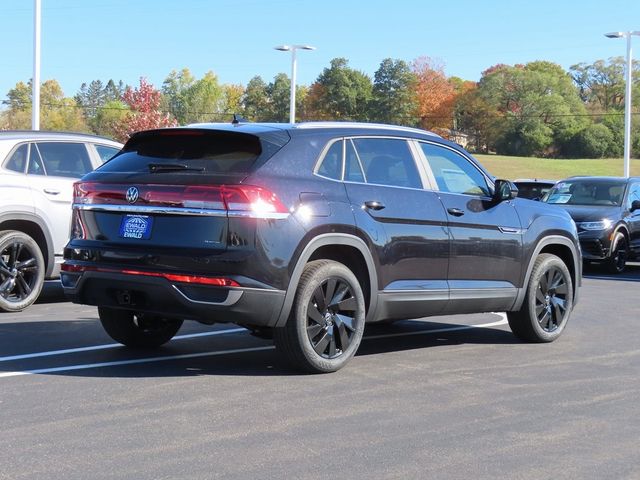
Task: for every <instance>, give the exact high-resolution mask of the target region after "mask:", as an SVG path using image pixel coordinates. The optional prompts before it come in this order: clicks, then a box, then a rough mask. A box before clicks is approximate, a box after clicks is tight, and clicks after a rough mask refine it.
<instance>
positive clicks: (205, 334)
mask: <svg viewBox="0 0 640 480" xmlns="http://www.w3.org/2000/svg"><path fill="white" fill-rule="evenodd" d="M246 331H247V329H246V328H229V329H227V330H216V331H215V332H202V333H190V334H187V335H176V336H175V337H173V339H172V341H173V340H184V339H187V338H197V337H210V336H212V335H224V334H228V333H238V332H246ZM118 347H122V344H121V343H108V344H106V345H92V346H90V347H78V348H66V349H64V350H50V351H47V352H35V353H24V354H21V355H11V356H9V357H0V362H10V361H13V360H24V359H26V358H38V357H52V356H54V355H64V354H66V353H80V352H92V351H94V350H107V349H109V348H118Z"/></svg>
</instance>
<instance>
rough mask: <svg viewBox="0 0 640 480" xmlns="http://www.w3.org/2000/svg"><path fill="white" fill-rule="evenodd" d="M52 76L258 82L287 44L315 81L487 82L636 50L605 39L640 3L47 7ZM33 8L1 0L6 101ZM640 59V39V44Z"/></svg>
mask: <svg viewBox="0 0 640 480" xmlns="http://www.w3.org/2000/svg"><path fill="white" fill-rule="evenodd" d="M42 8H43V11H42V74H41V75H42V78H43V80H44V79H50V78H55V79H57V80H58V81H59V82H60V83H61V85H62V87H63V89H64V91H65V94H66V95H67V96H72V95H74V94H75V93H76V91H77V90H78V88H79V87H80V84H81V83H82V82H83V81H87V82H88V81H90V80H93V79H101V80H103V81H106V80H108V79H109V78H113V79H115V80H120V79H122V80H123V81H124V82H125V83H129V84H133V83H136V82H137V80H138V78H139V77H140V76H145V77H147V79H149V80H150V81H151V82H152V83H154V84H155V85H156V86H157V87H160V85H161V84H162V81H163V79H164V78H165V77H166V76H167V74H168V73H169V72H170V71H171V70H174V69H176V70H178V69H181V68H183V67H187V68H189V69H190V70H191V71H192V72H193V73H194V74H195V75H196V76H198V77H200V76H202V75H203V74H204V73H205V72H206V71H208V70H213V71H214V72H215V73H216V74H217V75H218V76H219V79H220V81H221V82H223V83H241V84H243V85H246V83H247V82H248V80H249V79H250V78H251V77H252V76H254V75H261V76H262V77H263V79H265V80H266V81H270V80H271V79H272V78H273V77H274V75H275V74H277V73H278V72H286V73H287V74H288V73H289V68H290V55H289V54H288V53H283V52H278V51H275V50H273V48H272V47H273V46H275V45H279V44H283V43H306V44H310V45H314V46H315V47H317V50H316V51H314V52H302V53H300V54H299V57H298V58H299V62H298V83H302V84H309V83H311V82H313V81H314V80H315V78H316V77H317V76H318V75H319V74H320V73H321V71H322V69H323V68H324V67H326V66H328V64H329V61H330V60H331V59H332V58H335V57H346V58H347V59H348V60H349V64H350V66H352V67H354V68H357V69H359V70H362V71H364V72H365V73H367V74H368V75H370V76H373V73H374V72H375V70H376V69H377V68H378V66H379V64H380V61H381V60H382V59H383V58H386V57H392V58H401V59H404V60H407V61H411V60H413V59H414V58H416V57H418V56H421V55H427V56H430V57H435V58H438V59H440V60H441V61H442V63H443V64H444V65H445V71H446V73H447V75H456V76H459V77H462V78H464V79H468V80H477V79H478V78H479V77H480V74H481V72H482V71H483V70H484V69H486V68H487V67H489V66H491V65H494V64H496V63H507V64H514V63H526V62H529V61H533V60H550V61H554V62H557V63H559V64H560V65H562V66H563V67H565V68H568V67H569V66H570V65H572V64H575V63H579V62H592V61H594V60H597V59H600V58H609V57H611V56H617V55H624V53H625V42H624V41H623V40H609V39H607V38H605V37H604V36H603V33H605V32H609V31H618V30H640V0H599V1H596V0H583V1H574V0H568V1H565V0H555V1H549V0H537V1H536V0H534V1H518V0H511V1H506V0H505V1H503V0H497V1H488V0H485V1H482V0H476V1H467V0H458V1H452V2H446V1H445V2H442V1H441V2H434V1H430V0H422V1H420V0H386V1H380V0H341V1H337V0H316V1H306V0H299V1H294V0H182V1H178V0H170V1H169V0H42ZM32 9H33V1H32V0H0V25H2V27H1V28H0V99H2V98H4V97H5V95H6V93H7V91H8V90H9V89H10V88H11V87H12V86H13V85H15V83H16V82H17V81H20V80H25V81H26V80H28V79H29V78H30V77H31V75H32V48H33V43H32V41H33V23H32V22H33V10H32ZM634 38H635V41H634V46H635V51H636V54H635V57H636V58H640V37H634Z"/></svg>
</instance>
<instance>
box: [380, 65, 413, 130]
mask: <svg viewBox="0 0 640 480" xmlns="http://www.w3.org/2000/svg"><path fill="white" fill-rule="evenodd" d="M415 84H416V76H415V75H414V74H413V72H412V71H411V68H409V65H408V64H407V62H405V61H404V60H397V59H392V58H385V59H384V60H382V62H381V63H380V67H379V68H378V70H376V72H375V74H374V76H373V89H372V99H371V105H370V109H369V111H370V116H371V119H372V120H375V121H379V122H383V123H394V124H399V125H407V124H413V123H414V122H413V121H412V117H413V114H414V113H415V109H416V96H415V91H414V87H415Z"/></svg>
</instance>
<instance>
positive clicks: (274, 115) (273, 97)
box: [267, 73, 291, 122]
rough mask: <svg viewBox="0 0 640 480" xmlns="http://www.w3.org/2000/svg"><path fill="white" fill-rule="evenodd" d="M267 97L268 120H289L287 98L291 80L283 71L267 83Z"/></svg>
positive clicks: (289, 94)
mask: <svg viewBox="0 0 640 480" xmlns="http://www.w3.org/2000/svg"><path fill="white" fill-rule="evenodd" d="M267 95H268V98H269V110H268V112H269V120H270V121H272V122H287V121H289V100H290V97H291V80H289V77H287V75H286V74H284V73H279V74H277V75H276V76H275V77H274V79H273V82H271V83H270V84H269V85H267Z"/></svg>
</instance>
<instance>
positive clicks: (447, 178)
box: [420, 143, 491, 196]
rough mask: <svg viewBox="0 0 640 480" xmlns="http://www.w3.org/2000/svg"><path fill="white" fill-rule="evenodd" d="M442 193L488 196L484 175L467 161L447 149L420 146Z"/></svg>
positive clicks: (427, 144)
mask: <svg viewBox="0 0 640 480" xmlns="http://www.w3.org/2000/svg"><path fill="white" fill-rule="evenodd" d="M420 146H421V148H422V151H423V152H424V154H425V156H426V157H427V161H428V162H429V165H430V166H431V170H432V172H433V175H434V177H435V179H436V183H437V184H438V189H439V190H440V191H442V192H450V193H462V194H465V195H482V196H490V195H491V193H490V191H489V186H488V185H487V180H486V179H485V177H484V175H483V174H482V173H481V172H480V171H479V170H478V169H477V168H476V167H475V166H473V164H471V162H469V160H467V159H466V158H464V157H463V156H462V155H458V154H457V153H455V152H454V151H452V150H449V149H448V148H444V147H440V146H437V145H433V144H430V143H421V144H420Z"/></svg>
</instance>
